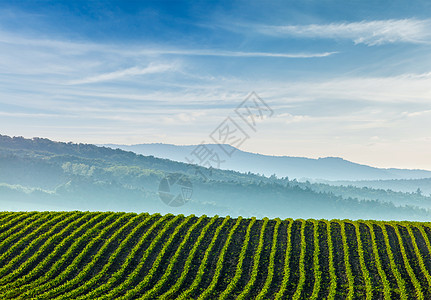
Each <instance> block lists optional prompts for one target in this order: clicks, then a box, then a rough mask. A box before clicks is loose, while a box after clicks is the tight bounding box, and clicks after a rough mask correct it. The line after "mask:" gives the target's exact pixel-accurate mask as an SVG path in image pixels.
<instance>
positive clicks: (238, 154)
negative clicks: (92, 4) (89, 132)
mask: <svg viewBox="0 0 431 300" xmlns="http://www.w3.org/2000/svg"><path fill="white" fill-rule="evenodd" d="M103 146H106V147H110V148H113V149H117V148H118V149H122V150H125V151H133V152H135V153H138V154H143V155H152V156H155V157H159V158H167V159H170V160H174V161H180V162H188V160H187V159H186V158H187V157H189V156H190V153H192V152H193V151H194V149H195V148H196V147H197V145H189V146H177V145H170V144H138V145H116V144H106V145H103ZM205 146H206V147H207V148H208V149H210V150H211V151H212V152H214V153H217V154H218V155H219V156H220V158H221V160H222V161H224V162H223V163H221V164H220V168H222V169H225V170H235V171H239V172H252V173H260V174H264V175H266V176H271V175H272V174H275V175H277V176H278V177H286V176H287V177H289V178H291V179H293V178H296V179H303V178H305V179H324V180H351V181H352V180H385V179H420V178H431V171H427V170H408V169H395V168H389V169H382V168H375V167H371V166H367V165H362V164H357V163H353V162H350V161H347V160H344V159H342V158H339V157H323V158H318V159H312V158H305V157H292V156H270V155H262V154H257V153H250V152H245V151H242V150H240V149H237V148H234V147H232V146H230V145H217V144H206V145H205ZM220 146H221V147H220ZM223 149H225V150H226V149H227V152H228V153H232V155H231V156H228V155H227V154H226V153H225V152H224V151H223Z"/></svg>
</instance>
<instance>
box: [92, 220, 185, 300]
mask: <svg viewBox="0 0 431 300" xmlns="http://www.w3.org/2000/svg"><path fill="white" fill-rule="evenodd" d="M183 217H184V216H183V215H178V216H176V217H175V218H172V219H171V220H170V221H169V222H167V223H166V225H165V226H164V228H163V229H162V230H160V231H159V232H158V235H157V236H156V237H155V238H154V239H153V241H152V242H151V245H150V246H149V247H148V248H147V249H146V251H145V252H144V255H143V256H142V257H141V259H140V261H139V264H138V265H137V266H135V268H134V270H133V272H132V273H130V274H128V276H127V278H126V279H125V281H123V282H122V283H121V284H119V285H117V286H116V287H115V288H114V289H112V290H111V291H110V292H109V293H107V294H104V295H102V296H101V297H100V299H114V298H118V297H117V295H118V294H120V293H122V292H127V290H128V287H129V286H130V285H131V284H132V283H133V281H134V280H135V279H136V278H137V276H138V275H139V272H140V271H141V269H142V268H143V267H144V264H145V262H146V261H147V258H148V256H149V255H150V254H151V253H152V252H153V250H154V248H155V247H156V245H157V244H158V242H159V241H160V240H161V239H162V237H163V236H164V234H165V232H166V231H167V230H169V229H170V228H171V227H172V226H173V224H175V223H176V222H177V221H178V220H179V219H181V218H183ZM187 221H188V220H187ZM184 222H186V221H183V224H184Z"/></svg>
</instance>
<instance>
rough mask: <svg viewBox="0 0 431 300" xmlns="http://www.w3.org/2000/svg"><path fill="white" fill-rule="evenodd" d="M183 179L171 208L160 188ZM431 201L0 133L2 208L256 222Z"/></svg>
mask: <svg viewBox="0 0 431 300" xmlns="http://www.w3.org/2000/svg"><path fill="white" fill-rule="evenodd" d="M170 174H182V175H184V176H186V177H187V178H188V179H189V180H190V182H191V183H192V189H193V191H192V192H193V195H192V197H191V199H190V201H189V202H188V203H186V204H185V205H183V206H180V207H170V206H167V205H166V204H164V203H163V202H162V201H161V199H160V197H159V187H160V183H161V181H162V180H163V178H165V177H166V176H169V175H170ZM429 203H430V198H429V197H425V196H423V195H417V194H415V195H412V194H405V193H391V192H385V191H381V190H372V189H370V190H363V189H352V188H342V187H335V188H334V187H330V186H329V185H322V184H310V183H300V182H297V181H291V180H289V179H288V178H277V177H276V176H271V177H264V176H260V175H256V174H252V173H239V172H234V171H227V170H218V169H208V168H204V167H199V166H196V165H191V164H185V163H179V162H173V161H170V160H166V159H159V158H155V157H152V156H143V155H137V154H135V153H132V152H126V151H122V150H119V149H117V150H114V149H110V148H103V147H97V146H94V145H88V144H72V143H60V142H53V141H50V140H47V139H40V138H34V139H24V138H20V137H15V138H11V137H7V136H0V205H1V207H2V208H3V209H4V210H22V209H23V208H25V210H99V211H100V210H105V211H131V212H143V211H149V212H160V213H183V214H192V213H193V214H208V215H214V214H218V215H223V216H224V215H231V216H243V217H249V216H256V217H265V216H268V217H283V218H285V217H286V218H287V217H294V218H329V219H331V218H346V217H348V218H351V219H388V220H403V219H409V220H429V219H430V218H431V213H430V212H428V210H427V209H428V208H429V207H430V204H429Z"/></svg>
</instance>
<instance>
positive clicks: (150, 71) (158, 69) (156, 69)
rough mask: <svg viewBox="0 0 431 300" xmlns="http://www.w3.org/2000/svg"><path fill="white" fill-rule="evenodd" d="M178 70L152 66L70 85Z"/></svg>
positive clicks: (97, 76)
mask: <svg viewBox="0 0 431 300" xmlns="http://www.w3.org/2000/svg"><path fill="white" fill-rule="evenodd" d="M175 69H176V66H175V65H167V64H157V65H155V64H150V65H149V66H148V67H145V68H142V67H132V68H127V69H123V70H118V71H114V72H109V73H104V74H99V75H96V76H90V77H86V78H83V79H78V80H72V81H70V82H69V84H71V85H74V84H86V83H97V82H103V81H111V80H117V79H122V78H124V77H130V76H138V75H147V74H156V73H165V72H169V71H174V70H175Z"/></svg>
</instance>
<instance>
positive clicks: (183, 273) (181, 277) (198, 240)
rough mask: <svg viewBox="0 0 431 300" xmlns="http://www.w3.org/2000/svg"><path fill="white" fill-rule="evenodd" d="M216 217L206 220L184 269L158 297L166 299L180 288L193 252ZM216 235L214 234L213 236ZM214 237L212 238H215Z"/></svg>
mask: <svg viewBox="0 0 431 300" xmlns="http://www.w3.org/2000/svg"><path fill="white" fill-rule="evenodd" d="M217 219H218V216H215V217H213V218H211V221H210V222H208V224H207V225H206V226H205V227H204V229H203V230H202V232H201V234H200V235H199V237H198V239H197V240H196V242H195V244H194V246H193V248H192V250H191V251H190V254H189V256H188V257H187V261H186V262H185V264H184V269H183V271H182V273H181V275H180V277H179V278H178V280H177V281H176V282H175V284H174V285H172V287H171V288H170V289H169V290H168V291H167V292H166V293H164V294H163V295H161V296H160V297H159V298H160V299H167V298H169V297H170V296H172V295H173V294H175V293H177V292H178V290H179V289H180V288H181V285H182V283H183V282H184V280H185V278H186V275H187V273H188V272H189V269H190V266H191V263H192V260H193V258H194V257H195V254H196V252H197V250H198V247H199V246H200V245H201V243H202V240H203V239H204V237H205V235H206V233H207V231H208V229H209V228H210V227H211V225H213V224H214V223H215V221H216V220H217ZM223 225H224V223H222V224H221V225H220V226H219V227H218V228H217V229H216V232H219V231H220V229H221V228H222V226H223ZM215 237H216V236H215ZM215 237H214V238H215Z"/></svg>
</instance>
